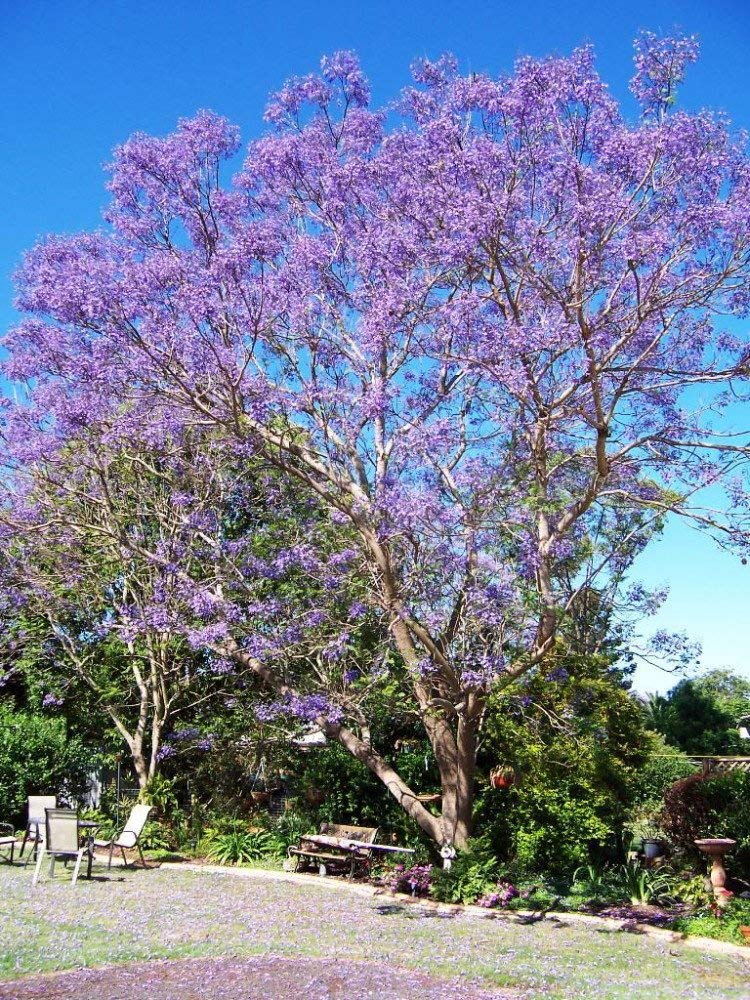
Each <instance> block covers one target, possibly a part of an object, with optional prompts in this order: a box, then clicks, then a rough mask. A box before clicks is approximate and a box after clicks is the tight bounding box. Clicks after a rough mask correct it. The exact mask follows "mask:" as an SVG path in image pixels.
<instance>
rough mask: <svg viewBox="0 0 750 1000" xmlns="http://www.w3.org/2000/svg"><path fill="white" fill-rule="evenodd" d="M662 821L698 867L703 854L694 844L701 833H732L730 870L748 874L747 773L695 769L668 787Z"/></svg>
mask: <svg viewBox="0 0 750 1000" xmlns="http://www.w3.org/2000/svg"><path fill="white" fill-rule="evenodd" d="M661 824H662V826H663V828H664V830H665V832H666V833H667V834H668V836H669V838H670V840H671V841H672V843H673V844H674V845H675V847H676V848H677V849H678V850H679V851H681V852H683V853H684V854H685V856H686V857H688V858H690V859H691V860H692V862H693V863H694V864H695V865H696V866H698V867H699V868H700V867H705V865H706V858H705V855H702V854H701V853H700V851H698V849H697V848H696V847H695V844H694V841H695V840H696V839H697V838H702V837H731V838H732V839H733V840H736V841H737V846H736V847H735V848H734V849H733V851H732V853H731V854H730V855H729V862H728V864H727V869H728V871H729V872H730V874H733V875H737V876H740V877H742V878H749V877H750V775H748V774H745V773H743V772H742V771H732V772H730V773H729V774H726V775H720V776H711V775H709V776H705V775H703V774H700V773H695V774H693V775H691V776H690V777H688V778H685V779H683V780H682V781H679V782H677V783H676V784H675V785H673V786H672V788H670V789H669V790H668V791H667V793H666V795H665V797H664V809H663V811H662V814H661Z"/></svg>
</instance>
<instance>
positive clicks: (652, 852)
mask: <svg viewBox="0 0 750 1000" xmlns="http://www.w3.org/2000/svg"><path fill="white" fill-rule="evenodd" d="M630 833H631V837H632V840H633V845H634V846H635V845H636V844H640V851H641V853H642V854H643V856H644V858H645V859H646V860H647V861H653V859H654V858H659V857H661V856H662V855H663V854H664V850H665V843H664V831H663V830H662V829H661V827H660V826H659V825H658V823H657V822H656V821H655V819H654V817H653V816H651V815H646V816H641V817H639V818H638V819H636V821H635V822H634V823H633V824H632V826H631V828H630Z"/></svg>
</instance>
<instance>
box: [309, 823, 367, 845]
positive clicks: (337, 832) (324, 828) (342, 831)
mask: <svg viewBox="0 0 750 1000" xmlns="http://www.w3.org/2000/svg"><path fill="white" fill-rule="evenodd" d="M320 832H321V833H323V834H325V835H326V836H327V837H340V838H341V839H342V840H361V841H363V842H364V843H365V844H374V843H375V838H376V837H377V835H378V828H377V827H376V826H349V825H348V824H346V823H321V824H320Z"/></svg>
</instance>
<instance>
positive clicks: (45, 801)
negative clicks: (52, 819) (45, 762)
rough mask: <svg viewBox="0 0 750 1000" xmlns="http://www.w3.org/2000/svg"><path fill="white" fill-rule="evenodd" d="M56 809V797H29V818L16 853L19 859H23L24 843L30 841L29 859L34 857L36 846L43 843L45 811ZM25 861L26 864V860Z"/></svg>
mask: <svg viewBox="0 0 750 1000" xmlns="http://www.w3.org/2000/svg"><path fill="white" fill-rule="evenodd" d="M56 807H57V796H56V795H29V804H28V808H29V818H28V822H27V823H26V830H25V832H24V835H23V840H22V842H21V850H20V851H19V852H18V857H19V858H22V857H23V852H24V850H25V849H26V843H27V841H29V840H31V841H32V844H33V846H32V848H31V857H32V858H33V857H34V855H35V853H36V849H37V847H38V845H39V844H40V843H42V842H43V841H44V830H45V823H46V819H45V810H46V809H55V808H56ZM26 860H27V863H28V858H27V859H26Z"/></svg>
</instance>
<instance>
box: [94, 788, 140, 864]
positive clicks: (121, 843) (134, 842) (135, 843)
mask: <svg viewBox="0 0 750 1000" xmlns="http://www.w3.org/2000/svg"><path fill="white" fill-rule="evenodd" d="M153 808H154V807H153V806H150V805H148V804H147V803H140V804H139V805H137V806H133V808H132V809H131V811H130V815H129V816H128V821H127V823H126V824H125V828H124V829H123V831H122V833H121V834H120V836H119V837H113V838H112V840H95V841H94V847H98V848H101V849H102V850H105V849H106V848H109V863H108V864H107V868H111V867H112V855H113V853H114V850H115V848H116V847H119V849H120V850H121V851H122V861H123V864H124V865H125V867H126V868H127V867H128V859H127V857H126V856H125V851H126V850H131V849H132V848H134V847H137V848H138V853H139V854H140V856H141V864H142V865H143V867H144V868H145V867H146V859H145V858H144V857H143V851H142V850H141V845H140V843H139V840H140V837H141V834H142V833H143V828H144V826H145V825H146V820H147V819H148V814H149V813H150V812H151V810H152V809H153Z"/></svg>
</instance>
